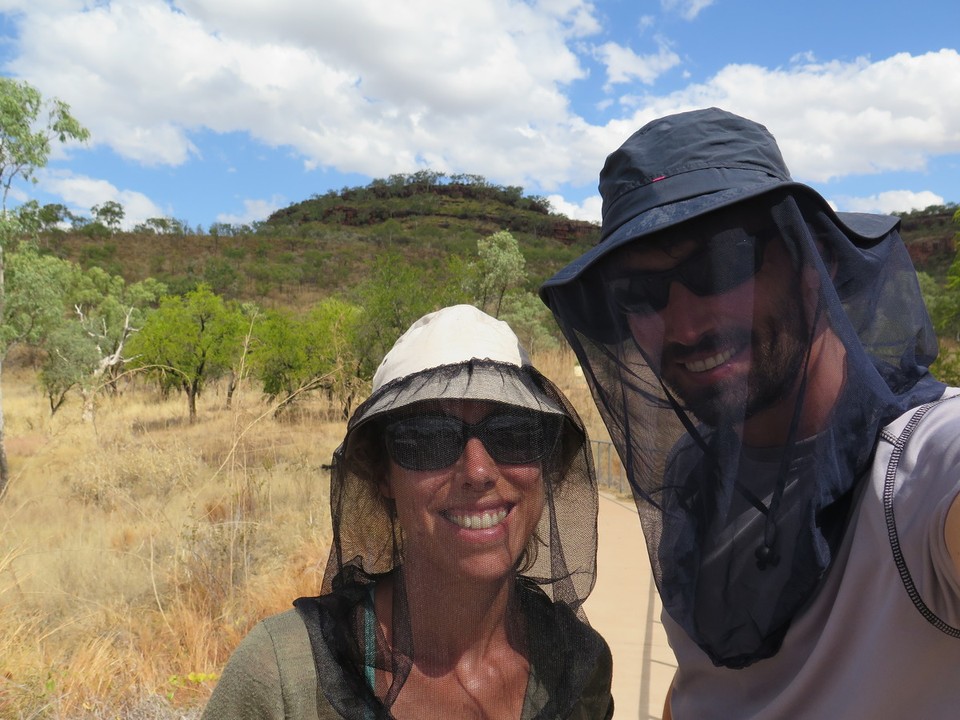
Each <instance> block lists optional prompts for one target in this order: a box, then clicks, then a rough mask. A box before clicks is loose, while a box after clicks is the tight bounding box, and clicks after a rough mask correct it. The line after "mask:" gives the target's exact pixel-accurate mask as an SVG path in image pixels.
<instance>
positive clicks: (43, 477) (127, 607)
mask: <svg viewBox="0 0 960 720" xmlns="http://www.w3.org/2000/svg"><path fill="white" fill-rule="evenodd" d="M535 363H536V364H537V365H538V367H540V369H541V370H542V371H543V372H544V374H546V375H547V376H548V377H550V378H551V379H553V380H554V381H555V382H557V384H558V385H560V387H561V389H562V390H563V391H564V392H566V393H567V394H568V396H569V397H570V398H571V400H572V402H573V403H574V405H575V406H576V407H577V408H578V410H579V411H580V412H581V414H582V415H583V417H584V420H585V422H586V423H587V424H588V427H589V429H590V431H591V433H592V435H593V436H594V437H599V436H601V435H602V433H603V431H602V425H601V424H600V422H599V420H598V418H597V416H596V411H595V410H594V406H593V403H592V401H591V400H590V397H589V393H588V391H587V389H586V385H585V383H584V381H583V379H582V378H580V377H578V376H577V375H576V374H575V373H574V370H573V369H574V365H575V361H574V359H573V356H572V354H570V353H569V352H567V351H557V352H555V353H551V354H549V355H546V356H544V357H538V358H535ZM3 383H4V385H3V391H4V392H3V400H4V413H5V417H6V433H7V452H8V455H9V460H10V466H11V471H12V475H13V477H12V480H11V483H10V487H9V491H8V493H7V495H6V497H5V498H4V499H3V501H2V502H0V718H4V719H6V718H17V719H20V718H56V719H66V718H70V719H72V718H81V717H82V718H116V717H123V718H143V719H145V720H146V719H148V718H149V719H154V718H156V719H160V718H173V717H177V718H180V717H196V716H197V715H198V708H199V707H200V706H202V704H203V702H204V701H205V699H206V698H207V696H208V695H209V692H210V689H211V688H212V685H213V683H214V678H215V676H216V673H218V672H219V671H220V669H221V668H222V666H223V663H224V662H225V661H226V659H227V657H228V656H229V654H230V652H231V651H232V649H233V648H234V647H235V646H236V644H237V642H239V640H240V639H241V638H242V637H243V636H244V635H245V634H246V632H247V631H248V630H249V628H250V627H251V626H252V625H253V624H254V623H255V622H256V621H257V620H259V619H260V618H262V617H264V616H266V615H269V614H272V613H275V612H278V611H280V610H283V609H285V608H288V607H290V604H291V602H292V600H293V599H294V598H296V597H298V596H301V595H309V594H316V592H318V590H319V587H320V583H321V580H322V574H323V568H324V565H325V562H326V557H327V552H328V547H329V534H330V520H329V511H328V484H329V473H328V472H327V471H326V470H325V469H324V468H323V467H322V466H323V465H324V464H327V463H329V462H330V458H331V456H332V453H333V450H334V449H335V447H336V446H337V444H339V442H340V440H341V439H342V436H343V432H344V424H343V423H342V422H341V421H339V420H329V419H328V418H329V417H331V416H335V412H331V411H332V409H331V408H328V407H325V406H323V405H320V404H318V403H319V401H317V400H310V401H309V402H305V403H303V404H301V405H300V406H298V407H296V408H294V409H293V410H292V412H291V413H290V414H289V416H288V417H287V418H285V419H280V420H278V419H276V418H274V417H273V415H272V413H271V412H270V410H271V408H270V407H269V405H268V404H267V403H266V402H265V401H264V400H263V398H262V397H261V396H260V394H259V393H258V392H256V391H255V390H253V389H251V388H246V389H244V390H243V391H242V392H240V393H238V394H237V395H235V396H234V399H233V404H232V407H230V408H228V407H226V401H225V398H224V397H223V396H222V395H221V394H219V393H218V391H217V388H214V387H211V388H208V390H207V391H206V393H205V394H204V395H203V396H202V397H201V399H200V405H199V422H198V423H197V424H195V425H188V424H187V423H186V422H185V416H186V402H185V400H184V399H183V398H182V397H179V396H176V395H174V396H171V397H170V398H167V399H164V398H161V397H160V396H159V395H158V394H157V393H156V392H155V391H154V390H153V389H152V388H149V387H145V386H143V385H139V386H138V385H136V384H131V385H129V386H127V387H126V388H125V389H124V391H123V394H122V395H120V396H117V397H103V398H101V400H100V403H99V405H98V408H97V412H96V419H95V421H94V422H93V423H84V422H82V421H81V413H80V405H79V402H78V401H77V400H74V401H73V402H72V403H68V404H67V405H66V406H64V407H63V408H62V409H61V410H60V411H59V412H58V413H57V414H56V415H55V416H53V417H50V414H49V410H48V408H47V405H46V402H45V399H44V398H43V397H42V395H41V393H40V392H39V391H38V390H37V389H36V388H35V386H34V382H33V377H32V375H31V374H29V373H25V372H17V373H11V372H10V371H5V372H4V375H3Z"/></svg>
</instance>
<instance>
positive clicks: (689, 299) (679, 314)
mask: <svg viewBox="0 0 960 720" xmlns="http://www.w3.org/2000/svg"><path fill="white" fill-rule="evenodd" d="M710 300H711V298H710V297H701V296H700V295H697V294H696V293H695V292H693V291H692V290H691V289H690V288H688V287H687V286H686V285H684V284H683V283H682V282H680V281H679V280H676V279H675V280H672V281H671V282H670V286H669V289H668V291H667V304H666V305H665V306H664V307H663V309H662V310H661V311H660V317H661V319H662V320H663V328H664V334H665V336H667V338H668V339H669V341H670V342H676V343H681V344H684V345H692V344H693V343H695V342H696V341H697V340H698V339H699V338H700V337H701V336H702V335H703V333H704V332H705V331H706V330H708V329H710V325H709V322H710V318H714V319H715V317H714V314H713V312H712V310H711V309H710V305H711V302H710Z"/></svg>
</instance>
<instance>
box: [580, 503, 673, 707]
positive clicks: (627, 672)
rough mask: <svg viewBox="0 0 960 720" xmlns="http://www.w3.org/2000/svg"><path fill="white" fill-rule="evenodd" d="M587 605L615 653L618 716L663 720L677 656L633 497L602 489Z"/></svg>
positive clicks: (614, 694)
mask: <svg viewBox="0 0 960 720" xmlns="http://www.w3.org/2000/svg"><path fill="white" fill-rule="evenodd" d="M584 607H585V609H586V613H587V617H588V618H589V620H590V624H591V625H592V626H593V627H594V628H596V630H597V631H598V632H599V633H600V634H601V635H603V637H604V638H605V639H606V640H607V643H608V644H609V645H610V650H611V652H612V653H613V700H614V707H615V711H614V716H615V717H616V718H617V720H622V719H624V718H626V719H627V720H634V719H635V718H636V719H639V720H660V718H661V716H662V713H663V700H664V697H665V696H666V693H667V688H668V687H669V685H670V680H671V679H672V678H673V672H674V669H675V668H676V661H675V659H674V656H673V652H672V651H671V650H670V647H669V646H668V645H667V639H666V636H665V634H664V632H663V627H662V625H661V624H660V610H661V604H660V599H659V596H658V595H657V590H656V587H655V585H654V583H653V577H652V576H651V574H650V563H649V560H648V559H647V550H646V545H645V544H644V541H643V533H642V531H641V530H640V520H639V519H638V518H637V511H636V508H635V507H634V505H633V501H632V500H630V499H629V498H627V499H623V498H619V497H617V496H615V495H612V494H609V493H606V492H601V494H600V514H599V542H598V548H597V584H596V586H595V587H594V589H593V592H592V593H591V594H590V597H589V598H587V601H586V604H585V606H584Z"/></svg>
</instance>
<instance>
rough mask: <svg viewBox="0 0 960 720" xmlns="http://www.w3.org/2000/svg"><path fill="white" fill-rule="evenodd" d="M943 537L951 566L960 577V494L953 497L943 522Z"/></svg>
mask: <svg viewBox="0 0 960 720" xmlns="http://www.w3.org/2000/svg"><path fill="white" fill-rule="evenodd" d="M943 537H944V540H945V541H946V543H947V550H948V551H949V552H950V558H951V559H952V560H953V568H954V570H955V571H956V573H957V577H958V578H960V495H957V496H956V497H955V498H954V499H953V504H951V505H950V510H949V512H947V521H946V523H944V528H943Z"/></svg>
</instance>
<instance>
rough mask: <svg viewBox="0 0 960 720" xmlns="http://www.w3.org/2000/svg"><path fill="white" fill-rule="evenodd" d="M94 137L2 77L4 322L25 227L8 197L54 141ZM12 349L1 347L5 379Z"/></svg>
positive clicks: (0, 483)
mask: <svg viewBox="0 0 960 720" xmlns="http://www.w3.org/2000/svg"><path fill="white" fill-rule="evenodd" d="M89 136H90V133H89V131H88V130H87V129H86V128H84V127H83V126H82V125H81V124H80V123H79V122H78V121H77V120H76V119H75V118H74V117H73V115H71V114H70V107H69V105H67V104H66V103H64V102H62V101H60V100H58V99H56V98H54V99H52V100H44V98H43V96H42V95H41V94H40V92H39V91H38V90H37V89H36V88H34V87H33V86H31V85H30V84H28V83H25V82H20V81H17V80H14V79H13V78H8V77H0V188H2V198H0V317H4V318H5V317H6V314H7V313H6V307H5V306H6V297H5V296H6V292H5V272H4V270H5V268H4V253H5V251H6V250H8V249H9V247H10V244H11V242H12V241H13V239H14V238H16V237H19V236H20V235H21V234H22V231H23V229H22V226H21V225H20V223H19V222H18V220H17V219H16V218H15V217H12V216H10V214H9V213H8V212H7V197H8V196H9V194H10V189H11V187H12V186H13V183H14V182H16V181H17V180H23V181H25V182H35V173H36V171H37V170H38V169H39V168H42V167H44V166H45V165H46V164H47V160H48V159H49V157H50V150H51V147H52V143H53V142H54V141H57V142H60V143H66V142H68V141H70V140H76V141H85V140H86V139H87V138H88V137H89ZM7 349H8V345H7V343H6V342H2V343H0V375H2V363H3V360H4V358H6V353H7ZM8 482H9V468H8V466H7V453H6V449H5V447H4V423H3V400H2V395H0V497H2V496H3V494H4V492H5V491H6V488H7V484H8Z"/></svg>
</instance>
